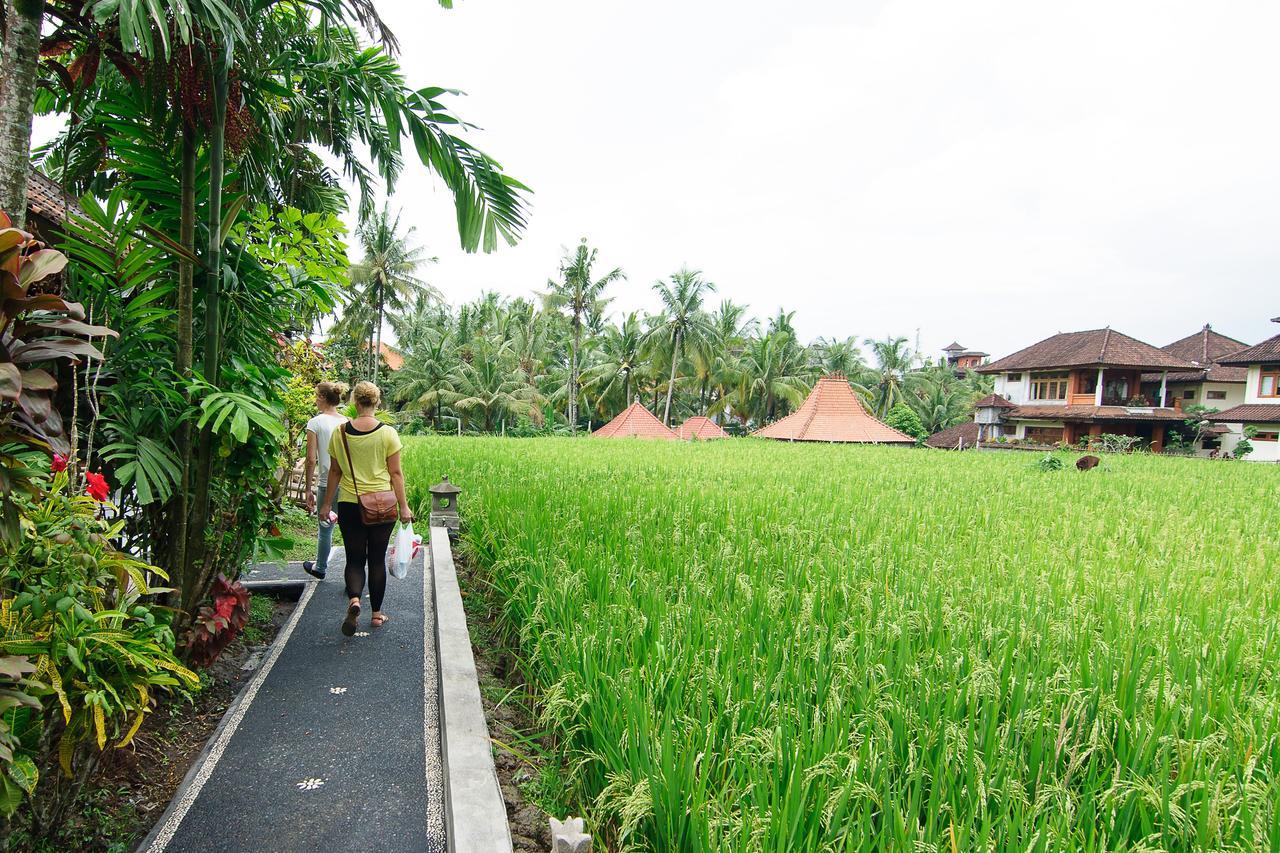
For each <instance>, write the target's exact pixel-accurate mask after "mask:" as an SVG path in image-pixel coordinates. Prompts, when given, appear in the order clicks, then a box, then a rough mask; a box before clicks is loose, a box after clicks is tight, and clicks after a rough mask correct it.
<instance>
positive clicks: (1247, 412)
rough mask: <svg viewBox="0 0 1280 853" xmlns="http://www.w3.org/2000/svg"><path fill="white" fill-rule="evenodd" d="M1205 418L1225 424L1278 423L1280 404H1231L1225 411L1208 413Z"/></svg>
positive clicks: (1279, 421)
mask: <svg viewBox="0 0 1280 853" xmlns="http://www.w3.org/2000/svg"><path fill="white" fill-rule="evenodd" d="M1207 420H1211V421H1216V422H1217V423H1225V424H1243V423H1255V424H1280V404H1277V403H1246V404H1245V405H1243V406H1232V407H1231V408H1230V409H1227V410H1226V411H1225V412H1217V413H1215V414H1212V415H1209V417H1208V418H1207Z"/></svg>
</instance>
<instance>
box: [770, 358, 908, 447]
mask: <svg viewBox="0 0 1280 853" xmlns="http://www.w3.org/2000/svg"><path fill="white" fill-rule="evenodd" d="M753 435H758V436H760V437H761V438H774V439H779V440H781V441H833V442H842V443H858V444H915V443H916V442H915V439H914V438H912V437H911V436H909V435H907V434H906V433H902V432H898V431H897V430H896V429H894V428H893V427H891V426H888V425H887V424H884V423H882V422H880V421H878V420H876V419H875V418H873V417H872V416H871V415H869V414H868V413H867V410H866V409H864V408H863V407H862V403H861V402H859V400H858V398H857V396H856V395H855V394H854V393H853V388H852V387H851V386H850V385H849V380H847V379H845V378H844V376H842V375H840V374H838V373H834V374H832V375H830V376H824V377H823V378H821V379H819V380H818V384H817V385H815V386H813V391H811V392H810V393H809V397H808V399H807V400H805V401H804V404H803V405H801V406H800V408H799V409H797V410H796V411H794V412H793V413H791V414H789V415H787V416H786V417H785V418H783V419H782V420H780V421H775V422H774V423H771V424H769V425H768V426H765V427H761V428H760V429H758V430H756V431H755V432H754V433H753Z"/></svg>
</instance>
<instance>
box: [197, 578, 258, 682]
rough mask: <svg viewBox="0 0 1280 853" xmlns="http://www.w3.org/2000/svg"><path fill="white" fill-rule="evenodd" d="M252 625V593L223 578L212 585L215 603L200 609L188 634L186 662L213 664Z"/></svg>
mask: <svg viewBox="0 0 1280 853" xmlns="http://www.w3.org/2000/svg"><path fill="white" fill-rule="evenodd" d="M248 623H249V590H247V589H245V588H244V584H242V583H238V582H236V583H233V582H230V581H228V580H227V579H226V578H224V577H222V576H221V575H219V576H218V579H217V580H215V581H214V583H213V604H212V605H208V604H206V605H205V606H203V607H201V608H200V612H199V613H198V614H196V617H195V619H194V620H193V621H192V623H191V630H190V632H189V633H188V634H187V660H189V661H191V662H192V663H194V664H195V665H197V666H208V665H210V664H212V663H213V662H214V661H215V660H217V659H218V657H219V656H220V655H221V654H222V653H223V652H224V651H225V650H226V648H227V646H229V645H231V641H232V640H234V639H235V638H236V637H238V636H239V635H240V632H241V631H242V630H244V626H245V625H247V624H248Z"/></svg>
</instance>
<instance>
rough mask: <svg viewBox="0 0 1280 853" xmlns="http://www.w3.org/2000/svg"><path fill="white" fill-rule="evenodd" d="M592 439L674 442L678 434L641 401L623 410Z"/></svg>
mask: <svg viewBox="0 0 1280 853" xmlns="http://www.w3.org/2000/svg"><path fill="white" fill-rule="evenodd" d="M591 437H592V438H660V439H664V440H666V441H674V440H675V437H676V434H675V433H674V432H672V431H671V430H670V429H669V428H667V426H666V425H665V424H663V423H662V421H660V420H658V419H657V418H656V417H654V415H653V413H652V412H650V411H649V410H648V409H646V408H645V407H644V406H642V405H640V401H639V400H637V401H636V402H634V403H632V404H631V405H630V406H627V407H626V408H625V409H623V410H622V411H621V412H620V413H619V414H618V416H617V417H616V418H614V419H613V420H611V421H609V422H608V423H607V424H605V425H604V426H602V427H600V429H598V430H596V431H595V432H593V433H591Z"/></svg>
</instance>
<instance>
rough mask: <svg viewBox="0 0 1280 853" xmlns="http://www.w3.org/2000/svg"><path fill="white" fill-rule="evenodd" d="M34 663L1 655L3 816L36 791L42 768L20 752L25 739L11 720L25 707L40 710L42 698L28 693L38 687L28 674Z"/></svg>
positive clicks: (0, 806) (0, 803)
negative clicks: (21, 737)
mask: <svg viewBox="0 0 1280 853" xmlns="http://www.w3.org/2000/svg"><path fill="white" fill-rule="evenodd" d="M35 668H36V667H35V664H33V663H31V661H29V660H28V659H27V658H25V657H22V656H21V655H4V656H2V657H0V816H3V817H8V816H9V815H11V814H13V813H14V811H15V810H16V809H17V808H18V806H19V805H21V803H22V801H23V799H24V797H25V796H26V795H27V794H30V793H31V792H32V791H34V790H35V784H36V781H37V780H38V779H39V775H40V774H39V771H38V770H37V769H36V766H35V762H34V761H32V760H31V756H29V755H24V754H22V752H21V749H22V740H21V739H20V738H19V737H18V736H17V734H15V733H14V730H13V727H12V726H11V725H10V720H12V719H15V718H16V717H17V716H18V712H19V711H20V710H21V709H23V708H26V709H39V708H40V700H39V699H37V698H35V697H34V696H32V695H31V694H30V693H28V692H26V691H28V690H33V689H35V688H36V687H37V685H36V684H35V683H33V682H32V681H30V680H29V679H28V678H27V676H29V675H30V674H31V673H33V672H35Z"/></svg>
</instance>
